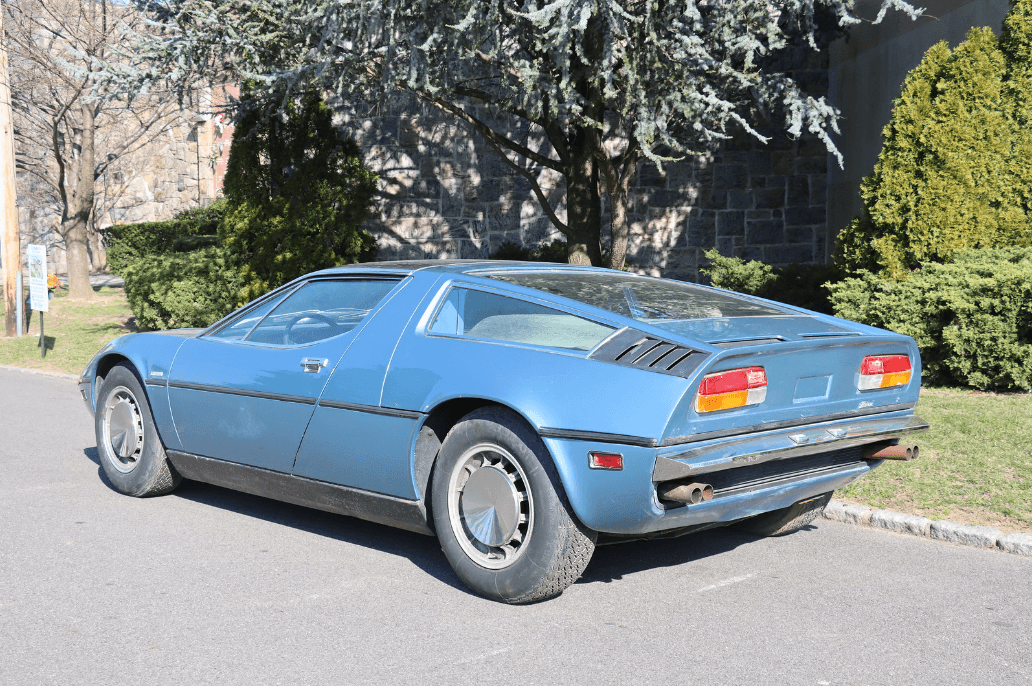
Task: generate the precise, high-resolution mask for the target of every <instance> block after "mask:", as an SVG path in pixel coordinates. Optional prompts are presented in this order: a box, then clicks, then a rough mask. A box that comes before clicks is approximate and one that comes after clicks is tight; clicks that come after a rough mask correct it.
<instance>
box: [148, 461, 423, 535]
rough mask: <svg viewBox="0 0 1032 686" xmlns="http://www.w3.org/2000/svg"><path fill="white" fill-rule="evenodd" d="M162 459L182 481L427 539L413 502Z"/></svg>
mask: <svg viewBox="0 0 1032 686" xmlns="http://www.w3.org/2000/svg"><path fill="white" fill-rule="evenodd" d="M167 453H168V457H169V459H170V460H171V461H172V465H173V466H174V467H175V468H176V471H178V472H179V473H180V474H181V475H183V476H184V477H185V478H187V479H193V480H194V481H203V482H205V483H209V484H213V485H215V486H223V487H225V488H231V489H233V490H235V491H243V492H244V493H250V494H252V495H259V496H262V497H265V498H272V499H274V500H280V501H283V502H286V503H293V504H295V505H303V506H305V507H312V508H315V509H317V510H323V511H325V512H333V513H336V514H342V515H347V516H349V517H358V518H359V519H367V520H369V521H372V522H378V523H380V524H387V525H389V526H396V527H399V528H402V529H407V530H409V531H415V532H416V533H421V534H427V535H431V536H432V535H433V533H432V532H431V531H430V527H429V526H428V524H427V520H426V509H425V507H424V505H423V503H422V502H421V501H419V500H406V499H404V498H398V497H396V496H392V495H385V494H383V493H374V492H372V491H365V490H361V489H358V488H349V487H348V486H342V485H340V484H333V483H329V482H328V481H318V480H316V479H309V478H306V477H303V476H295V475H293V474H287V473H285V472H275V471H272V470H269V469H262V468H261V467H253V466H251V465H245V464H238V463H236V462H227V461H225V460H219V459H215V458H212V457H204V456H202V455H194V454H192V453H183V452H179V451H178V450H169V451H167Z"/></svg>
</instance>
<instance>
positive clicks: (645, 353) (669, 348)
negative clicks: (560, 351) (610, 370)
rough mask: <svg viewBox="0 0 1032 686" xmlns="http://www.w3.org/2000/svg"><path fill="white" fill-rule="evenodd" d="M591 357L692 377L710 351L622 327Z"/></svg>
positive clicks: (625, 365)
mask: <svg viewBox="0 0 1032 686" xmlns="http://www.w3.org/2000/svg"><path fill="white" fill-rule="evenodd" d="M590 357H591V359H593V360H599V361H601V362H611V363H612V364H618V365H621V366H624V367H634V368H635V369H644V370H646V371H650V372H658V373H660V374H670V375H671V376H680V377H684V378H688V377H689V376H691V374H692V373H693V372H694V371H695V370H696V369H698V368H699V365H700V364H702V361H703V360H705V359H706V357H707V355H706V353H704V352H702V351H699V350H695V349H694V348H688V347H686V346H683V345H679V344H677V343H671V342H669V341H664V340H662V339H660V338H654V337H651V336H647V335H645V334H643V333H642V332H641V331H635V330H634V329H622V330H620V331H618V332H617V333H616V334H615V335H614V336H613V337H611V338H610V339H609V340H607V341H606V342H605V343H603V344H602V345H600V346H599V347H598V348H596V349H595V351H594V352H593V353H591V355H590Z"/></svg>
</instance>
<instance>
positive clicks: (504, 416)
mask: <svg viewBox="0 0 1032 686" xmlns="http://www.w3.org/2000/svg"><path fill="white" fill-rule="evenodd" d="M431 502H432V505H433V519H434V527H435V528H436V530H437V537H438V538H439V539H440V542H441V548H442V549H443V551H444V554H445V556H446V557H447V558H448V562H449V563H451V566H452V568H453V569H454V570H455V573H456V574H458V575H459V577H460V578H461V579H462V580H463V581H464V582H465V583H466V585H467V586H469V587H470V588H471V589H473V590H474V591H475V592H476V593H479V594H480V595H482V596H485V597H488V598H492V599H494V600H500V601H502V602H506V603H531V602H535V601H538V600H545V599H546V598H551V597H553V596H557V595H559V594H560V593H562V592H563V591H564V590H565V589H566V588H567V587H568V586H569V585H570V584H572V583H573V582H574V581H576V580H577V579H578V578H579V577H580V575H581V573H582V572H583V571H584V568H585V567H587V565H588V561H589V560H590V559H591V554H592V552H593V551H594V549H595V536H596V535H595V532H593V531H591V530H589V529H587V528H585V527H584V526H582V525H581V524H580V523H579V522H578V521H577V520H576V518H575V517H574V516H573V515H572V514H571V508H570V506H569V503H568V501H567V499H566V495H565V493H564V491H563V487H562V483H561V482H560V480H559V476H558V474H557V473H556V471H555V467H554V465H553V464H552V461H551V459H550V457H549V456H548V453H547V451H546V450H545V446H544V444H543V443H542V442H541V439H540V437H539V436H538V435H537V434H536V433H535V432H534V431H533V430H532V429H531V428H530V427H529V426H527V424H526V423H525V422H524V421H523V419H522V418H520V417H519V416H517V415H515V414H513V413H512V412H509V411H508V410H504V409H500V408H484V409H481V410H477V411H475V412H472V413H470V414H469V415H467V416H466V417H464V418H463V419H462V421H460V422H459V423H458V424H456V425H455V427H454V428H453V429H452V430H451V431H450V432H449V433H448V436H447V437H446V438H445V440H444V444H443V445H442V447H441V456H440V458H439V460H438V463H437V464H436V465H435V467H434V476H433V484H432V493H431Z"/></svg>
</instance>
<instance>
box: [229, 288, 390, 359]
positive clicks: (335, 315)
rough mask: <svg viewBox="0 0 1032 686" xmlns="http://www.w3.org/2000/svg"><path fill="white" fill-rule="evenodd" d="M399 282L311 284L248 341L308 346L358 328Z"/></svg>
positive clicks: (274, 312)
mask: <svg viewBox="0 0 1032 686" xmlns="http://www.w3.org/2000/svg"><path fill="white" fill-rule="evenodd" d="M397 283H398V282H397V280H393V279H346V280H338V281H332V280H319V281H311V282H309V283H307V284H305V285H304V286H302V287H301V288H299V289H297V290H296V291H294V292H293V293H291V294H290V295H289V296H287V298H286V299H284V300H283V301H282V302H281V303H279V305H277V306H276V307H275V309H273V310H272V311H271V312H269V314H268V315H267V316H266V317H265V318H264V319H262V321H261V322H260V323H259V324H258V326H256V327H254V330H253V331H251V333H250V334H249V335H248V336H247V338H246V339H244V340H246V341H247V342H249V343H263V344H271V345H304V344H306V343H315V342H316V341H321V340H323V339H326V338H332V337H333V336H339V335H340V334H342V333H347V332H348V331H351V330H352V329H354V328H355V327H356V326H358V324H359V323H361V321H362V320H363V319H365V317H366V315H368V314H369V313H370V312H371V311H372V310H373V308H374V307H376V306H377V305H378V304H380V301H381V300H383V299H384V297H385V296H386V295H387V294H388V293H389V292H390V291H391V290H392V289H393V288H394V286H395V285H396V284H397Z"/></svg>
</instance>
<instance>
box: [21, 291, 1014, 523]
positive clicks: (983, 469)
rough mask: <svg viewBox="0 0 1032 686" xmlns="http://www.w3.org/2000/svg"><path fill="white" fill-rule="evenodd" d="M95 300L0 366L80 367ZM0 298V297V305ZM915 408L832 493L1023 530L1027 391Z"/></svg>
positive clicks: (103, 329)
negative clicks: (899, 454)
mask: <svg viewBox="0 0 1032 686" xmlns="http://www.w3.org/2000/svg"><path fill="white" fill-rule="evenodd" d="M98 295H99V300H97V301H96V302H90V303H81V302H73V301H69V300H68V299H67V298H66V297H64V291H63V290H61V291H58V295H57V297H56V298H55V299H54V300H51V301H50V312H49V313H47V314H46V315H45V317H46V319H45V327H46V336H47V348H48V349H47V357H46V359H45V360H41V359H40V356H39V314H38V313H36V312H34V313H33V314H32V323H31V325H30V327H29V334H30V335H28V336H25V337H23V338H0V364H5V365H11V366H15V367H29V368H33V369H46V370H50V371H57V372H64V373H67V374H79V373H80V372H81V371H82V370H83V369H84V368H85V367H86V363H87V362H89V360H90V358H91V357H93V354H94V353H96V352H97V351H98V350H99V349H100V348H101V346H103V345H104V344H105V343H107V342H108V341H109V340H111V339H112V338H114V337H115V336H120V335H122V334H124V333H129V332H131V331H134V330H135V328H134V326H133V323H132V322H133V320H132V313H131V312H130V310H129V305H128V304H127V303H126V300H125V295H124V293H123V292H122V289H121V288H104V289H102V290H101V291H100V292H99V294H98ZM0 305H2V303H0ZM917 413H918V415H920V416H921V417H922V418H923V419H924V420H925V421H927V422H928V423H929V424H930V425H931V427H932V428H931V429H930V430H929V431H928V432H926V433H923V434H918V435H917V436H916V438H915V442H916V443H917V444H918V445H920V446H921V455H920V457H919V458H918V459H917V460H914V461H912V462H893V461H891V460H888V461H886V462H885V463H884V464H883V465H882V466H881V467H879V468H878V469H876V470H875V471H874V472H873V473H871V474H869V475H868V476H866V477H864V478H863V479H861V480H860V481H858V482H857V483H855V484H853V485H852V486H849V487H848V488H845V489H842V490H841V491H839V492H838V493H837V494H836V497H838V498H841V499H842V500H845V501H847V502H851V503H854V504H858V505H868V506H870V507H875V508H886V509H890V510H896V511H898V512H907V513H910V514H917V515H923V516H925V517H929V518H931V519H950V520H953V521H955V522H960V523H964V524H982V525H989V526H995V527H997V528H999V529H1002V530H1003V531H1006V532H1011V531H1023V532H1027V533H1032V394H1029V393H1016V394H1008V395H996V394H992V393H980V392H977V391H967V390H960V389H934V388H933V389H929V388H926V389H923V390H922V392H921V401H920V403H919V404H918V407H917Z"/></svg>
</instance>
